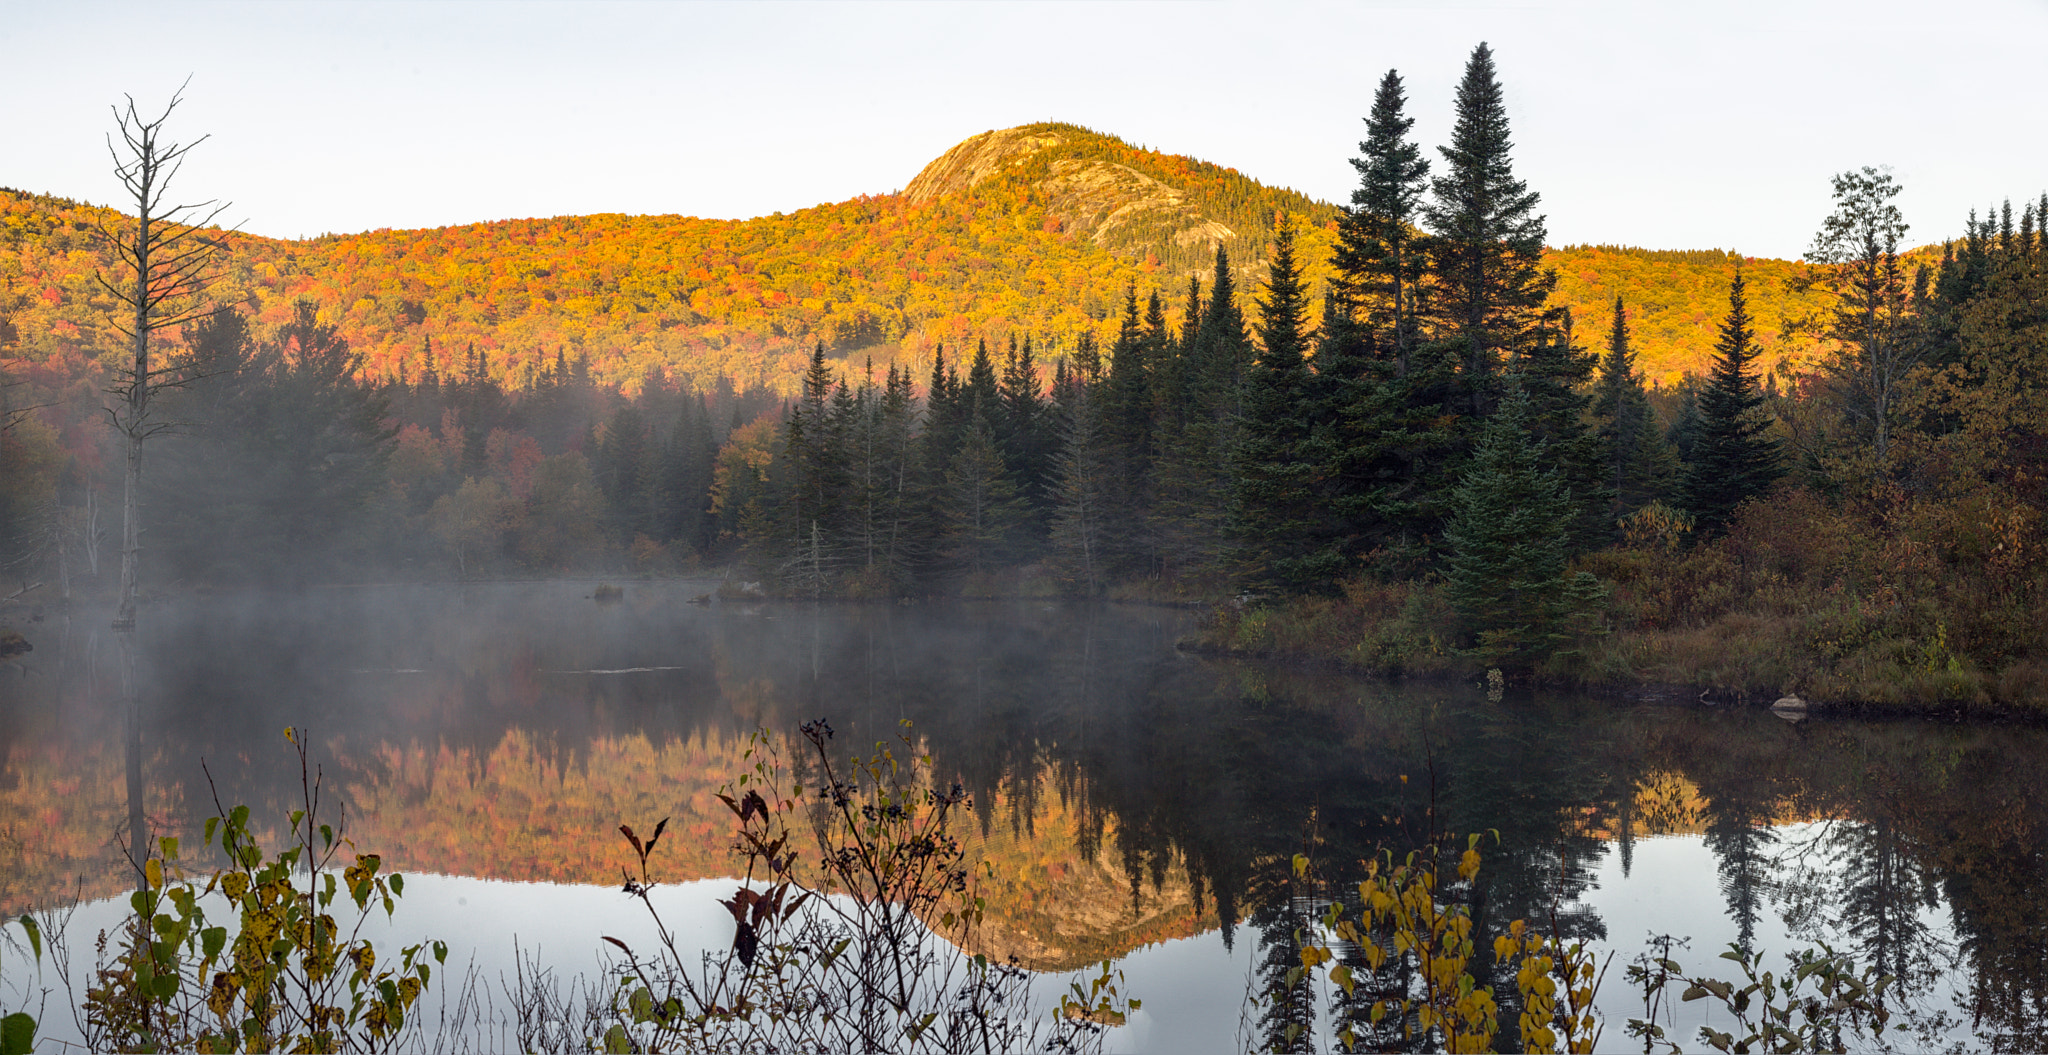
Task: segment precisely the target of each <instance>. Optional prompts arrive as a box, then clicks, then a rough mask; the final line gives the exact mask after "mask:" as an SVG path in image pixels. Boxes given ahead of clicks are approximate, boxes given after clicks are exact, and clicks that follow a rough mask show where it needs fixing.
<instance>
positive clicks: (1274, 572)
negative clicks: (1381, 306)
mask: <svg viewBox="0 0 2048 1055" xmlns="http://www.w3.org/2000/svg"><path fill="white" fill-rule="evenodd" d="M1259 309H1260V311H1259V314H1260V323H1259V339H1260V343H1261V344H1262V345H1263V348H1262V350H1261V351H1260V352H1259V354H1258V357H1257V358H1256V359H1255V360H1254V361H1253V363H1252V365H1251V367H1250V369H1249V370H1247V371H1246V376H1245V384H1244V426H1243V438H1242V440H1241V441H1240V442H1239V444H1238V446H1237V450H1236V451H1235V455H1236V462H1237V464H1236V472H1235V474H1234V475H1235V480H1234V483H1235V486H1236V492H1235V494H1234V496H1233V502H1232V507H1231V523H1230V528H1231V533H1232V535H1233V536H1234V538H1235V541H1236V546H1237V551H1238V563H1239V564H1240V565H1242V566H1243V568H1244V571H1245V573H1246V574H1247V576H1248V577H1249V578H1250V579H1252V580H1253V581H1255V582H1260V583H1266V584H1270V585H1275V586H1280V587H1282V588H1285V589H1289V590H1297V591H1299V590H1312V589H1329V588H1331V587H1332V586H1333V585H1334V582H1335V578H1336V575H1337V574H1338V573H1339V571H1340V567H1341V561H1342V557H1341V556H1340V555H1339V554H1337V553H1335V552H1334V551H1333V550H1332V548H1331V542H1332V539H1331V537H1330V536H1331V528H1330V525H1329V524H1328V522H1327V521H1328V517H1327V514H1328V506H1327V503H1326V502H1325V501H1324V500H1323V499H1324V497H1325V496H1324V495H1322V494H1321V493H1319V492H1320V490H1321V488H1320V485H1321V482H1322V480H1321V478H1322V474H1323V472H1324V471H1325V469H1326V468H1327V463H1328V456H1327V453H1326V452H1324V451H1322V450H1320V449H1318V444H1317V439H1318V436H1317V428H1316V422H1315V421H1314V420H1313V419H1312V418H1311V417H1310V413H1311V408H1310V405H1309V404H1310V396H1311V388H1312V385H1311V381H1312V379H1311V378H1310V376H1309V370H1308V359H1307V355H1306V354H1305V353H1306V352H1307V350H1308V334H1307V332H1306V330H1307V327H1308V304H1307V292H1306V291H1305V290H1304V289H1303V288H1302V283H1301V271H1300V268H1299V266H1298V265H1297V264H1296V263H1295V259H1294V224H1293V222H1292V221H1291V220H1290V219H1289V218H1287V217H1284V216H1283V217H1282V218H1281V220H1280V222H1279V224H1277V225H1276V227H1275V229H1274V232H1273V263H1272V268H1271V271H1270V273H1269V277H1268V279H1267V281H1266V295H1265V297H1264V298H1263V299H1262V300H1260V302H1259ZM1323 435H1324V436H1325V437H1326V436H1327V435H1328V430H1327V429H1325V430H1323Z"/></svg>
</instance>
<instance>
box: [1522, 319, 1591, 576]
mask: <svg viewBox="0 0 2048 1055" xmlns="http://www.w3.org/2000/svg"><path fill="white" fill-rule="evenodd" d="M1598 364H1599V357H1598V356H1595V355H1593V354H1592V353H1590V352H1587V351H1585V350H1584V349H1582V348H1580V347H1578V345H1577V344H1576V343H1575V342H1574V341H1573V339H1572V317H1571V312H1570V311H1569V310H1568V309H1565V308H1553V309H1551V310H1550V311H1548V312H1545V313H1544V315H1543V317H1542V318H1541V321H1539V323H1538V325H1537V328H1536V332H1535V333H1533V334H1532V335H1531V336H1530V339H1529V343H1528V346H1527V348H1526V350H1525V351H1523V352H1522V354H1521V355H1520V356H1519V359H1518V362H1517V363H1516V366H1517V371H1516V373H1517V379H1518V380H1519V382H1520V384H1521V386H1522V389H1523V391H1524V393H1525V394H1526V395H1527V396H1528V399H1529V407H1530V412H1531V421H1530V427H1531V428H1532V429H1533V430H1534V432H1535V434H1536V436H1537V437H1538V438H1539V439H1541V440H1542V441H1543V442H1544V443H1545V444H1546V445H1547V446H1548V447H1549V450H1550V457H1551V461H1552V463H1553V464H1554V465H1555V466H1556V467H1557V470H1558V473H1559V480H1560V482H1561V483H1563V485H1564V487H1565V490H1566V491H1567V492H1568V493H1569V494H1570V495H1571V497H1572V508H1573V527H1572V531H1571V548H1572V550H1573V551H1575V552H1577V551H1585V550H1590V549H1595V548H1597V547H1599V546H1601V545H1604V544H1605V543H1606V542H1607V540H1608V537H1609V536H1610V535H1611V533H1612V524H1611V523H1610V521H1609V520H1608V516H1607V513H1608V507H1609V505H1610V504H1611V503H1612V501H1613V492H1612V490H1611V489H1609V487H1608V486H1607V481H1606V478H1605V473H1604V472H1603V471H1602V466H1601V462H1600V440H1599V436H1598V435H1597V434H1596V433H1595V432H1594V430H1593V429H1592V428H1591V427H1589V425H1588V424H1587V418H1588V409H1589V407H1590V406H1591V405H1592V403H1593V401H1594V393H1593V392H1592V391H1591V382H1592V380H1593V374H1594V370H1595V368H1596V367H1597V366H1598Z"/></svg>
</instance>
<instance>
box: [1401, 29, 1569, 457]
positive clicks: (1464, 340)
mask: <svg viewBox="0 0 2048 1055" xmlns="http://www.w3.org/2000/svg"><path fill="white" fill-rule="evenodd" d="M1457 114H1458V121H1457V125H1456V127H1455V129H1454V130H1453V132H1452V136H1451V144H1450V145H1449V146H1447V147H1442V148H1439V151H1438V152H1439V153H1441V154H1442V155H1443V160H1444V172H1443V174H1442V175H1440V176H1438V177H1436V178H1435V179H1434V180H1432V181H1431V183H1430V189H1431V192H1432V196H1433V201H1432V203H1431V204H1430V206H1429V207H1428V208H1427V209H1426V210H1424V215H1425V216H1426V217H1427V219H1428V220H1429V223H1430V226H1431V228H1432V230H1433V233H1434V235H1435V238H1434V239H1433V240H1432V242H1431V266H1432V270H1433V271H1434V273H1435V280H1436V284H1437V292H1436V295H1435V297H1436V299H1435V301H1434V311H1435V317H1436V319H1437V322H1438V326H1439V329H1440V333H1439V338H1440V339H1441V340H1443V341H1445V342H1447V343H1448V344H1449V346H1450V348H1451V350H1452V351H1453V353H1454V354H1456V355H1457V356H1458V358H1459V360H1460V368H1461V371H1462V373H1461V376H1460V378H1459V383H1460V386H1461V388H1462V390H1463V392H1462V394H1463V397H1464V398H1463V399H1462V400H1461V402H1463V403H1464V405H1465V407H1466V408H1467V409H1468V410H1469V411H1470V412H1471V413H1473V414H1475V415H1479V416H1483V415H1485V414H1486V413H1487V411H1488V410H1489V409H1490V407H1491V406H1492V402H1493V394H1492V389H1493V381H1492V376H1493V374H1494V372H1495V371H1496V370H1497V369H1499V368H1500V366H1501V364H1502V362H1503V361H1504V360H1505V359H1507V358H1508V357H1510V356H1512V355H1514V354H1515V353H1517V352H1521V351H1523V350H1525V349H1526V348H1527V346H1528V345H1529V343H1530V341H1531V338H1532V336H1533V334H1534V332H1535V329H1536V326H1537V324H1538V321H1539V315H1540V312H1541V309H1542V307H1543V303H1544V301H1545V300H1547V299H1548V298H1549V296H1550V291H1551V288H1552V287H1553V286H1554V285H1555V284H1556V276H1554V275H1552V274H1550V273H1548V272H1545V271H1544V270H1543V269H1542V262H1543V233H1544V226H1543V217H1542V216H1539V215H1537V214H1536V211H1535V210H1536V205H1537V202H1538V200H1539V198H1538V195H1536V194H1535V193H1534V192H1532V191H1530V190H1529V189H1528V185H1527V184H1525V183H1523V182H1522V181H1521V180H1518V179H1516V178H1515V177H1514V168H1513V164H1512V162H1511V161H1510V160H1509V158H1508V151H1509V148H1510V147H1511V146H1512V143H1511V142H1510V140H1509V138H1508V115H1507V106H1506V104H1505V102H1504V101H1503V99H1502V96H1501V89H1500V82H1499V80H1498V78H1497V77H1496V75H1495V71H1494V65H1493V51H1492V49H1490V48H1488V47H1487V46H1486V45H1485V44H1480V45H1479V46H1478V47H1477V48H1474V49H1473V51H1472V57H1471V59H1470V61H1468V62H1467V63H1466V65H1465V78H1464V80H1463V81H1462V82H1461V83H1460V84H1459V85H1458V95H1457Z"/></svg>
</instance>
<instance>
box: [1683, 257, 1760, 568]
mask: <svg viewBox="0 0 2048 1055" xmlns="http://www.w3.org/2000/svg"><path fill="white" fill-rule="evenodd" d="M1754 336H1755V333H1754V331H1752V330H1751V329H1750V318H1749V301H1748V298H1747V296H1746V295H1745V294H1744V292H1743V281H1742V272H1741V271H1737V272H1736V273H1735V279H1734V281H1732V282H1731V283H1729V286H1728V315H1727V318H1725V319H1724V320H1723V321H1722V323H1721V337H1720V340H1719V341H1718V342H1717V343H1716V344H1715V346H1714V350H1715V353H1716V355H1717V358H1716V359H1715V361H1714V370H1713V373H1712V374H1711V375H1709V376H1708V378H1707V383H1706V386H1705V387H1704V388H1702V389H1701V390H1700V393H1699V432H1698V435H1697V437H1696V438H1695V439H1694V441H1693V446H1692V457H1691V459H1690V460H1689V461H1688V463H1687V464H1686V469H1685V477H1684V479H1683V480H1681V481H1680V483H1679V504H1680V505H1682V506H1684V507H1685V509H1686V510H1687V511H1688V512H1690V513H1692V515H1693V517H1694V521H1695V523H1696V524H1697V525H1698V528H1699V530H1701V531H1702V532H1705V533H1708V534H1714V533H1718V532H1721V531H1725V530H1726V529H1727V527H1728V523H1729V521H1730V520H1731V519H1733V517H1734V515H1735V510H1736V508H1737V507H1739V506H1741V505H1742V503H1744V502H1746V501H1748V500H1749V499H1752V498H1755V497H1757V496H1759V495H1762V494H1763V493H1765V492H1766V491H1769V490H1770V489H1771V485H1772V484H1775V483H1776V482H1777V481H1778V478H1779V477H1781V476H1783V475H1784V474H1785V468H1784V458H1783V453H1782V451H1781V449H1780V445H1779V443H1778V441H1777V440H1775V439H1771V438H1770V437H1769V436H1768V435H1766V433H1768V432H1769V431H1770V427H1771V426H1770V422H1769V421H1768V420H1767V419H1766V418H1765V416H1764V415H1763V414H1762V413H1761V408H1762V407H1763V404H1764V395H1763V393H1762V392H1761V391H1759V390H1758V387H1757V382H1756V377H1755V376H1754V375H1753V374H1752V373H1751V372H1750V364H1751V362H1752V361H1753V360H1754V359H1755V358H1756V349H1755V348H1754V347H1753V346H1752V345H1751V341H1752V339H1753V338H1754Z"/></svg>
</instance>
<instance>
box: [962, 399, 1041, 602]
mask: <svg viewBox="0 0 2048 1055" xmlns="http://www.w3.org/2000/svg"><path fill="white" fill-rule="evenodd" d="M1023 513H1024V506H1023V503H1022V501H1021V500H1019V499H1018V497H1017V489H1016V487H1015V485H1014V484H1013V483H1012V482H1011V481H1010V477H1009V473H1008V472H1007V471H1006V470H1005V469H1004V467H1003V454H1002V450H1001V449H1000V448H999V447H998V446H997V445H996V438H995V429H994V428H993V427H992V426H991V425H990V424H989V422H988V419H987V418H986V417H983V416H982V415H979V414H976V415H975V416H974V417H972V418H970V419H969V421H968V424H967V428H966V429H965V430H964V432H963V434H962V437H961V442H960V449H959V450H958V451H957V452H956V453H955V454H954V455H953V457H952V459H951V461H950V462H949V463H948V464H947V466H946V489H945V507H944V518H945V521H944V522H945V528H946V530H945V536H944V537H945V554H946V558H947V562H948V565H949V567H950V568H951V570H953V571H955V572H957V573H960V574H964V575H970V576H975V577H980V576H983V575H986V574H988V573H989V572H991V571H994V570H995V569H996V568H997V567H998V566H1000V565H1002V564H1004V563H1005V562H1007V561H1008V559H1009V557H1010V554H1011V549H1012V546H1013V545H1014V542H1015V538H1016V532H1017V527H1018V523H1019V521H1020V520H1021V519H1022V517H1023Z"/></svg>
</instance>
